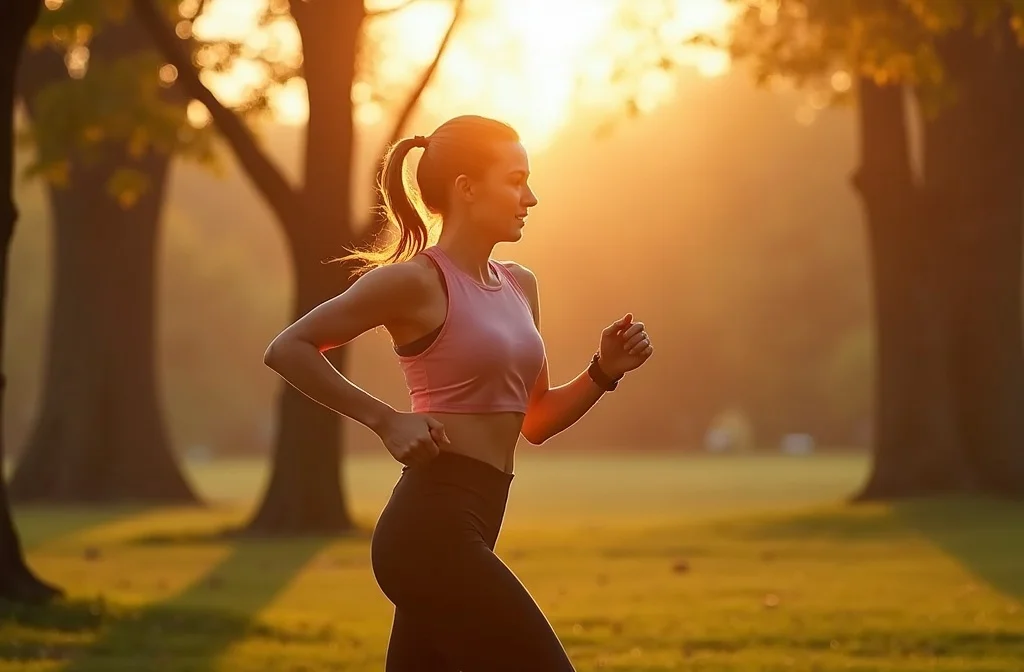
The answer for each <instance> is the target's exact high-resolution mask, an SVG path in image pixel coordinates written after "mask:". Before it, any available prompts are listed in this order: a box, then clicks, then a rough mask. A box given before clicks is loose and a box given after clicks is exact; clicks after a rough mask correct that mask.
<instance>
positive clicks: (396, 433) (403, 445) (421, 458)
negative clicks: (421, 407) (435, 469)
mask: <svg viewBox="0 0 1024 672" xmlns="http://www.w3.org/2000/svg"><path fill="white" fill-rule="evenodd" d="M377 435H378V436H379V437H380V440H381V441H383V442H384V447H385V448H387V449H388V452H389V453H391V456H392V457H394V458H395V459H396V460H398V461H399V462H401V463H402V464H404V465H407V466H414V465H417V464H424V463H426V462H429V461H430V460H432V459H433V458H434V457H435V456H436V455H437V453H438V452H439V451H440V446H441V445H442V444H449V445H450V444H451V441H449V440H448V435H447V434H445V431H444V425H443V424H441V423H440V422H438V421H437V420H435V419H434V418H432V417H430V416H429V415H423V414H422V413H409V412H404V411H396V412H395V413H394V414H392V415H391V416H390V417H389V418H388V419H387V421H386V422H385V423H384V425H383V426H382V427H381V430H380V431H379V432H378V433H377Z"/></svg>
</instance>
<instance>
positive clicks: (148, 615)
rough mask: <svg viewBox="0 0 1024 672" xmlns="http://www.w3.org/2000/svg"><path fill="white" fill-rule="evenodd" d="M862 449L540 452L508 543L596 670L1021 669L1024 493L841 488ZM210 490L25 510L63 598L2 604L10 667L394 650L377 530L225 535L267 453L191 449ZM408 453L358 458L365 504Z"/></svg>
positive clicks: (295, 666) (160, 664) (372, 663)
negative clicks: (137, 506)
mask: <svg viewBox="0 0 1024 672" xmlns="http://www.w3.org/2000/svg"><path fill="white" fill-rule="evenodd" d="M865 466H866V465H865V463H864V461H863V458H861V457H856V456H831V457H825V456H820V457H814V458H784V457H735V458H731V457H715V458H711V457H688V458H687V457H665V456H661V457H652V456H601V457H595V458H584V457H582V456H579V455H571V456H561V457H556V456H544V457H541V456H539V455H534V454H531V455H528V456H527V457H525V458H522V459H521V461H520V465H519V467H518V475H517V477H516V482H515V484H514V486H513V496H512V501H511V503H510V508H509V513H508V517H507V523H506V527H505V530H504V531H503V533H502V537H501V539H500V540H499V545H498V551H499V554H500V555H502V557H503V558H504V559H505V560H506V562H507V563H508V564H509V565H510V566H511V567H512V568H513V569H514V570H515V571H516V573H517V574H518V575H519V576H520V578H522V580H523V581H524V583H525V584H526V585H527V587H529V589H530V590H531V592H532V593H533V594H534V596H535V598H536V599H537V601H538V602H539V603H540V604H541V606H542V607H543V608H544V610H545V612H546V613H547V614H548V616H549V618H550V619H551V620H552V622H553V624H554V626H555V628H556V630H557V631H558V632H559V634H560V635H561V637H562V638H563V642H564V643H565V645H566V647H567V649H568V650H569V651H570V654H571V656H572V658H573V660H574V662H575V663H576V665H577V669H579V670H581V671H583V670H619V671H625V670H633V671H639V670H702V671H723V672H724V671H726V670H729V671H741V670H742V671H744V672H746V671H754V670H757V671H766V670H862V671H865V672H866V671H868V670H871V671H875V670H893V671H909V670H932V671H952V670H970V671H972V672H986V671H996V670H999V671H1004V670H1005V671H1009V670H1015V671H1017V670H1021V669H1024V664H1022V663H1021V661H1024V610H1022V608H1021V601H1022V599H1024V569H1022V568H1024V534H1021V531H1022V530H1024V507H1022V506H1020V505H1014V504H1006V503H995V502H985V501H957V500H947V501H940V502H930V503H924V502H913V503H906V504H901V505H898V506H876V505H870V506H857V507H849V506H845V505H843V504H842V503H841V499H842V497H843V496H844V495H845V494H846V493H848V492H849V491H851V490H852V489H853V488H855V487H856V485H857V484H858V483H859V482H860V480H861V478H862V477H863V474H864V469H865ZM193 473H194V475H195V477H196V481H197V483H198V484H199V487H200V488H201V490H202V491H203V492H204V494H206V495H208V496H211V497H213V498H214V499H215V503H214V505H213V506H211V507H210V508H209V509H208V510H176V509H160V510H148V511H142V510H132V509H112V510H105V511H85V512H82V511H59V510H20V511H19V513H18V522H19V525H20V526H21V529H22V532H23V535H24V537H25V540H26V543H27V544H28V545H29V548H30V551H29V554H30V559H31V562H32V564H33V566H34V567H35V568H36V569H38V570H39V571H40V572H41V573H42V574H43V575H44V576H46V577H47V578H50V579H52V580H55V581H57V582H58V583H60V584H61V585H63V586H65V587H66V588H68V589H69V590H70V591H71V596H70V599H69V601H68V602H67V603H65V604H62V605H58V606H53V607H49V608H46V609H18V608H10V607H4V608H3V611H2V612H0V672H14V671H15V670H17V671H19V672H22V671H25V672H27V671H29V670H32V671H43V670H62V671H65V672H88V671H91V670H97V671H99V670H102V671H104V672H128V671H132V672H135V671H138V670H145V671H146V672H163V671H166V672H185V671H193V672H194V671H202V672H207V671H209V672H213V671H219V670H224V671H228V670H231V671H239V672H245V671H248V670H265V671H267V672H300V671H303V672H327V671H328V670H331V671H341V670H345V671H351V672H359V671H364V670H366V671H368V670H381V669H383V653H384V649H385V645H386V641H387V636H388V630H389V626H390V616H391V607H390V605H389V603H388V602H387V601H386V600H385V599H384V597H383V596H382V595H381V594H380V591H379V590H378V589H377V587H376V584H375V583H374V580H373V576H372V573H371V572H370V568H369V564H368V545H367V539H366V538H365V536H364V535H354V536H353V537H351V538H347V539H317V538H310V539H300V540H292V541H281V540H275V541H253V540H246V541H243V540H235V539H231V540H224V539H221V538H218V537H217V536H216V534H215V533H216V531H217V530H219V529H221V528H222V527H223V526H224V525H227V524H231V523H235V522H239V521H241V520H243V519H244V517H245V516H246V514H247V513H248V512H249V511H250V507H251V499H252V497H253V496H255V495H256V494H258V492H259V488H260V487H261V485H262V477H263V474H262V465H258V464H247V463H233V464H231V463H213V464H206V465H195V466H194V467H193ZM396 475H397V469H396V468H394V467H393V465H390V464H388V463H387V462H384V461H381V460H374V459H369V458H359V459H354V460H352V464H351V468H350V471H349V472H348V478H347V481H348V482H349V483H350V484H351V488H352V491H353V509H354V511H355V512H356V515H357V516H359V517H360V518H361V519H362V520H364V521H366V523H367V525H369V523H370V522H372V520H373V518H374V517H375V515H376V513H377V511H379V508H380V506H381V505H383V503H384V501H385V499H386V497H387V495H388V494H389V492H390V487H391V484H392V481H393V479H394V477H395V476H396Z"/></svg>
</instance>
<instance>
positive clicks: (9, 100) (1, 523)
mask: <svg viewBox="0 0 1024 672" xmlns="http://www.w3.org/2000/svg"><path fill="white" fill-rule="evenodd" d="M39 8H40V3H39V2H38V1H37V0H11V1H10V2H5V3H4V4H3V5H2V8H0V26H2V28H0V30H2V32H0V35H2V39H0V96H2V97H0V125H2V128H3V138H4V142H3V147H0V154H2V156H0V183H2V184H3V188H4V190H5V192H6V194H5V196H4V198H3V201H2V203H0V227H2V228H0V351H2V344H3V333H4V315H5V311H4V307H5V299H6V296H7V260H8V256H9V252H10V245H11V237H12V235H13V233H14V225H15V223H16V222H17V219H18V210H17V207H16V206H15V204H14V185H13V181H14V92H15V82H16V78H17V70H18V62H19V60H20V58H21V54H22V50H23V48H24V45H25V40H26V38H27V36H28V31H29V29H30V28H31V27H32V24H33V23H35V20H36V17H37V15H38V13H39ZM5 382H6V381H5V379H4V377H3V374H2V372H0V409H2V401H3V396H2V395H3V392H4V386H5ZM3 452H4V451H3V438H2V432H0V465H2V464H3ZM61 594H62V591H61V590H60V589H58V588H56V587H55V586H52V585H50V584H48V583H46V582H44V581H43V580H41V579H40V578H39V577H37V576H36V575H35V574H34V573H33V572H32V570H31V569H29V567H28V565H26V563H25V558H24V554H23V552H22V549H21V541H20V538H19V537H18V532H17V530H16V529H15V527H14V520H13V519H12V517H11V510H10V504H9V502H8V498H7V488H6V480H5V479H4V478H3V477H2V476H0V598H5V599H10V600H16V601H19V602H45V601H48V600H50V599H52V598H54V597H57V596H60V595H61Z"/></svg>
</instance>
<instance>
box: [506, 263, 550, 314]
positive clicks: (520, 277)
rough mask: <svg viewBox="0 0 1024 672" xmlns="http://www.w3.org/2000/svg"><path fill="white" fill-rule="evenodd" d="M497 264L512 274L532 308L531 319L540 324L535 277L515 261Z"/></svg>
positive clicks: (538, 291) (538, 290) (537, 288)
mask: <svg viewBox="0 0 1024 672" xmlns="http://www.w3.org/2000/svg"><path fill="white" fill-rule="evenodd" d="M498 263H499V264H501V265H502V266H504V267H505V268H506V269H508V271H509V272H510V273H511V274H512V277H513V278H515V279H516V282H518V283H519V286H520V287H522V288H523V293H524V294H526V298H527V299H528V300H529V302H530V307H531V308H533V317H534V320H535V321H536V322H538V324H539V323H540V288H539V287H538V285H537V276H536V275H535V274H534V273H533V271H531V270H530V269H528V268H527V267H526V266H523V265H522V264H520V263H518V262H515V261H499V262H498Z"/></svg>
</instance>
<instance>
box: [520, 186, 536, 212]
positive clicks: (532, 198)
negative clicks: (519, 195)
mask: <svg viewBox="0 0 1024 672" xmlns="http://www.w3.org/2000/svg"><path fill="white" fill-rule="evenodd" d="M522 203H523V206H524V207H527V208H532V207H533V206H535V205H537V195H536V194H535V193H533V189H531V188H530V187H527V188H526V193H525V194H523V201H522Z"/></svg>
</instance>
